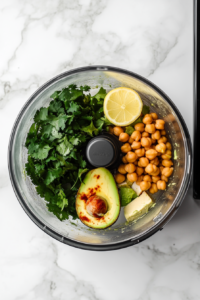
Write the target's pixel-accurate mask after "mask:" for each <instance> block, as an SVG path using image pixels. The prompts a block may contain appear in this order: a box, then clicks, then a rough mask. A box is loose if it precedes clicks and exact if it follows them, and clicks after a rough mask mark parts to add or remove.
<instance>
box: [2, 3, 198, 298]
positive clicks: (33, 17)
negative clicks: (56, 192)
mask: <svg viewBox="0 0 200 300" xmlns="http://www.w3.org/2000/svg"><path fill="white" fill-rule="evenodd" d="M192 2H193V1H192V0H140V1H139V0H123V1H122V0H108V1H106V0H100V1H95V0H93V1H92V0H79V1H78V0H73V1H72V0H66V1H59V0H55V1H47V0H44V1H33V0H27V1H25V0H21V1H20V0H3V1H1V2H0V43H1V45H0V58H1V59H0V137H1V143H0V204H1V206H0V207H1V212H0V228H1V244H0V279H1V280H0V299H2V300H44V299H45V300H66V299H67V300H68V299H69V300H72V299H78V300H86V299H87V300H88V299H89V300H112V299H113V300H121V299H130V300H169V299H172V300H199V299H200V288H199V283H200V203H197V202H195V201H194V200H193V198H192V188H190V190H189V191H188V194H187V196H186V198H185V200H184V202H183V204H182V206H181V208H180V210H179V211H178V213H177V214H176V215H175V217H174V218H173V219H172V220H171V221H170V222H169V224H168V225H167V226H166V227H165V228H164V230H162V231H161V232H159V233H157V234H156V235H154V236H152V237H151V238H149V239H148V240H146V241H144V242H143V243H141V244H138V245H137V246H133V247H130V248H127V249H122V250H118V251H114V252H104V253H99V252H87V251H83V250H79V249H74V248H71V247H68V246H66V245H63V244H61V243H59V242H57V241H55V240H53V239H52V238H50V237H49V236H47V235H46V234H45V233H43V232H42V231H41V230H40V229H38V228H37V227H36V226H35V225H34V224H33V223H32V222H31V221H30V220H29V218H28V217H27V216H26V214H25V213H24V211H23V209H22V208H21V207H20V205H19V203H18V201H17V199H16V197H15V195H14V192H13V190H12V187H11V184H10V181H9V175H8V169H7V145H8V141H9V135H10V131H11V128H12V126H13V122H14V120H15V118H16V116H17V114H18V113H19V111H20V109H21V107H22V106H23V105H24V103H25V102H26V100H27V99H28V98H29V97H30V95H31V94H32V93H33V92H34V91H35V90H36V89H37V88H38V87H39V86H40V85H41V84H43V83H44V82H45V81H47V80H48V79H50V78H51V77H53V76H56V75H57V74H59V73H62V72H64V71H66V70H69V69H71V68H74V67H78V66H85V65H93V64H107V65H111V66H117V67H121V68H124V69H128V70H131V71H134V72H136V73H139V74H140V75H143V76H145V77H147V78H148V79H149V80H151V81H152V82H154V83H155V84H156V85H158V86H159V87H160V88H161V89H163V90H164V91H165V92H166V94H168V95H169V97H170V98H171V99H172V100H173V101H174V102H175V104H176V105H177V107H178V108H179V110H180V111H181V113H182V115H183V117H184V119H185V122H186V124H187V126H188V128H189V131H190V133H191V134H192V132H193V130H192V125H193V116H192V109H193V107H192V97H193V95H192V88H193V87H192V76H193V74H192V64H193V57H192V55H193V45H192V43H193V31H192V30H193V28H192V26H193V24H192V22H193V19H192V18H193V16H192V10H193V7H192Z"/></svg>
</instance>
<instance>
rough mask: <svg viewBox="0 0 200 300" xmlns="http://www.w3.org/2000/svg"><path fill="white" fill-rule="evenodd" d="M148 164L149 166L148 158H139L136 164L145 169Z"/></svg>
mask: <svg viewBox="0 0 200 300" xmlns="http://www.w3.org/2000/svg"><path fill="white" fill-rule="evenodd" d="M139 163H140V166H139ZM148 164H149V160H148V158H146V157H140V159H139V162H138V166H139V167H144V168H145V167H146V166H148Z"/></svg>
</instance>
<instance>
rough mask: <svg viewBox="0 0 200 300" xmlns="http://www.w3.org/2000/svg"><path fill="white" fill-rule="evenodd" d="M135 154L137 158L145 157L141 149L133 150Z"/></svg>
mask: <svg viewBox="0 0 200 300" xmlns="http://www.w3.org/2000/svg"><path fill="white" fill-rule="evenodd" d="M135 154H137V156H138V157H142V156H144V155H145V150H144V149H143V148H142V149H137V150H135Z"/></svg>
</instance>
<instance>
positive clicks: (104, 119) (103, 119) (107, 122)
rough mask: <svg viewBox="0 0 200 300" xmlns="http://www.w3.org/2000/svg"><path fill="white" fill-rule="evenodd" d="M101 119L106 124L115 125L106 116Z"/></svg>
mask: <svg viewBox="0 0 200 300" xmlns="http://www.w3.org/2000/svg"><path fill="white" fill-rule="evenodd" d="M101 120H102V121H104V125H105V126H109V125H113V124H112V123H111V122H110V121H109V120H108V119H107V118H106V117H102V118H101Z"/></svg>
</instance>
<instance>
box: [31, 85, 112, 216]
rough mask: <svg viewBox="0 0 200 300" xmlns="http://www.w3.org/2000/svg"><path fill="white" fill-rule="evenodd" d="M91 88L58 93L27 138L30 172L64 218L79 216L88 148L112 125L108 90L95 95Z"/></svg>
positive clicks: (51, 208)
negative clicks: (107, 105) (77, 202)
mask: <svg viewBox="0 0 200 300" xmlns="http://www.w3.org/2000/svg"><path fill="white" fill-rule="evenodd" d="M89 91H90V87H89V86H81V87H79V88H78V87H77V86H76V85H70V86H68V87H67V88H64V89H63V90H62V91H56V92H54V93H53V95H52V96H51V98H52V99H53V100H52V101H51V102H50V105H49V106H48V107H42V108H41V109H40V110H38V111H37V112H36V114H35V116H34V123H33V124H32V126H31V127H30V130H29V133H28V135H27V139H26V144H25V146H26V147H27V149H28V162H27V163H26V172H27V175H29V176H30V178H31V180H32V182H33V184H34V185H35V186H36V190H37V193H38V194H39V195H40V196H41V197H42V198H44V199H45V200H46V202H47V207H48V210H49V211H51V212H53V213H54V215H56V216H57V217H58V218H59V219H60V220H65V219H68V218H69V216H72V217H73V219H76V218H77V214H76V210H75V197H76V194H77V190H78V188H79V186H80V183H81V176H82V174H83V173H85V172H87V170H88V169H87V168H86V161H85V160H84V155H83V151H84V148H85V146H86V143H87V141H88V140H89V139H91V137H93V136H94V135H98V134H99V133H100V132H101V130H102V129H103V128H105V129H106V127H107V126H108V125H110V122H109V121H108V120H107V119H106V118H105V117H104V113H103V101H104V98H105V96H106V90H105V89H103V88H100V90H99V92H98V93H97V94H96V95H95V96H93V97H92V96H91V95H90V94H89Z"/></svg>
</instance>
